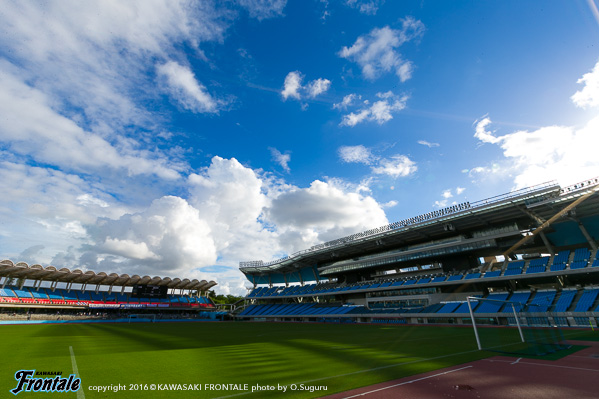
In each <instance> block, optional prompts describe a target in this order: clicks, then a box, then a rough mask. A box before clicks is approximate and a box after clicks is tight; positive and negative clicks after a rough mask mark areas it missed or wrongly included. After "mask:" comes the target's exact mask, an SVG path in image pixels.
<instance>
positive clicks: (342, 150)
mask: <svg viewBox="0 0 599 399" xmlns="http://www.w3.org/2000/svg"><path fill="white" fill-rule="evenodd" d="M338 153H339V157H340V158H341V160H342V161H343V162H347V163H363V164H366V165H370V164H371V163H372V161H373V160H374V159H375V157H374V156H373V155H372V152H371V151H370V149H368V148H366V147H364V146H363V145H355V146H343V147H339V149H338Z"/></svg>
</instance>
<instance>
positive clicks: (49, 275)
mask: <svg viewBox="0 0 599 399" xmlns="http://www.w3.org/2000/svg"><path fill="white" fill-rule="evenodd" d="M0 277H7V278H24V279H27V280H41V281H52V282H59V283H75V284H92V285H111V286H125V287H131V286H134V285H137V284H150V285H159V286H166V287H168V288H173V289H184V290H198V291H206V290H208V289H210V288H212V287H214V286H215V285H217V283H216V282H214V281H206V280H202V281H198V280H197V279H193V280H189V279H179V278H174V279H171V278H170V277H158V276H155V277H150V276H143V277H140V276H137V275H133V276H129V275H128V274H121V275H118V274H116V273H110V274H107V273H104V272H99V273H96V272H93V271H91V270H88V271H86V272H85V273H84V272H83V271H81V270H79V269H75V270H73V271H71V270H69V269H67V268H66V267H64V268H62V269H56V267H54V266H46V267H43V266H42V265H38V264H35V265H31V266H29V265H28V264H27V263H25V262H19V263H17V264H14V263H13V262H12V261H10V260H3V261H0Z"/></svg>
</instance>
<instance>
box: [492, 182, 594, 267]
mask: <svg viewBox="0 0 599 399" xmlns="http://www.w3.org/2000/svg"><path fill="white" fill-rule="evenodd" d="M597 190H598V188H595V189H594V190H591V191H590V192H588V193H586V194H584V195H583V196H581V197H579V198H578V199H576V201H574V202H572V203H571V204H570V205H568V206H567V207H565V208H564V209H562V210H561V211H559V212H558V213H556V214H555V215H553V216H552V217H551V218H549V220H547V221H546V222H545V223H543V224H542V225H541V226H539V227H538V228H537V229H536V230H534V231H533V232H532V234H530V235H527V236H524V237H522V239H521V240H520V241H518V242H517V243H515V244H514V245H512V247H511V248H510V249H508V250H507V251H505V252H504V253H503V256H505V258H506V259H507V258H508V257H509V255H510V254H512V253H513V252H514V251H515V250H517V249H518V248H520V247H521V246H522V245H524V244H525V243H527V242H528V241H529V240H531V239H532V238H533V237H535V236H536V235H537V234H540V233H541V232H543V230H544V229H546V228H547V227H549V226H551V224H552V223H553V222H555V221H556V220H558V219H560V218H561V217H563V216H564V215H567V214H568V212H570V211H571V210H572V209H574V208H576V207H577V206H578V205H580V204H581V203H582V202H584V201H585V200H586V199H587V198H589V197H591V196H593V195H595V194H596V193H597Z"/></svg>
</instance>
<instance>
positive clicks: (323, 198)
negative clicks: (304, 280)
mask: <svg viewBox="0 0 599 399" xmlns="http://www.w3.org/2000/svg"><path fill="white" fill-rule="evenodd" d="M266 217H267V218H268V219H269V220H271V221H272V222H273V223H275V224H276V226H277V228H278V229H279V231H280V233H281V235H280V239H281V240H282V241H284V242H288V243H290V245H291V247H292V248H291V249H292V250H294V251H295V250H299V249H305V248H306V247H309V246H311V245H314V244H316V243H319V242H323V241H328V240H332V239H335V238H339V237H342V236H344V235H348V234H353V233H356V232H360V231H364V230H367V229H369V228H373V227H378V226H382V225H384V224H386V223H388V222H387V218H386V216H385V213H384V211H383V210H382V208H381V206H380V204H378V203H377V202H376V200H375V199H374V198H372V197H369V196H364V195H362V194H360V193H357V192H347V191H345V190H344V189H343V188H342V187H339V186H338V185H337V184H335V183H334V182H323V181H320V180H316V181H314V182H312V184H311V185H310V187H308V188H305V189H301V188H293V189H291V190H289V191H287V192H285V193H282V194H281V195H279V196H278V197H277V198H275V199H273V201H272V205H271V206H270V207H269V208H268V209H267V210H266Z"/></svg>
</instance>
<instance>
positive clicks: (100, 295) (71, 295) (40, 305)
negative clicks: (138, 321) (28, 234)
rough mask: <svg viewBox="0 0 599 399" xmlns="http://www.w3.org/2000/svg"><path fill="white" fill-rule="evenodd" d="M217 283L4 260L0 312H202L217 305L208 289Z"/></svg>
mask: <svg viewBox="0 0 599 399" xmlns="http://www.w3.org/2000/svg"><path fill="white" fill-rule="evenodd" d="M216 285H217V283H216V282H214V281H205V280H202V281H198V280H196V279H193V280H189V279H180V278H170V277H150V276H138V275H131V276H130V275H127V274H117V273H105V272H99V273H96V272H94V271H91V270H90V271H85V272H84V271H82V270H79V269H76V270H72V271H71V270H69V269H67V268H61V269H57V268H56V267H54V266H46V267H43V266H41V265H39V264H35V265H31V266H30V265H28V264H27V263H24V262H19V263H16V264H15V263H13V262H12V261H10V260H3V261H0V314H4V315H11V316H19V315H20V316H23V315H27V316H28V319H30V318H31V315H39V316H40V317H41V318H42V319H43V318H45V315H48V314H53V315H62V318H63V319H64V318H68V317H69V316H72V317H73V318H77V319H85V318H87V317H86V316H91V315H97V314H102V315H104V316H108V317H113V316H121V317H122V316H126V315H127V314H133V313H157V312H160V313H164V314H170V315H178V314H182V313H186V314H189V313H197V312H198V311H205V310H212V309H214V308H215V305H214V303H213V302H212V300H211V299H210V298H208V297H207V296H206V293H207V291H208V290H209V289H211V288H212V287H214V286H216ZM57 317H60V316H57Z"/></svg>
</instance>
